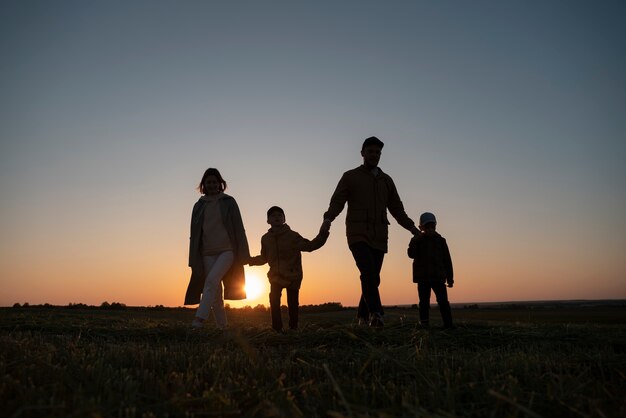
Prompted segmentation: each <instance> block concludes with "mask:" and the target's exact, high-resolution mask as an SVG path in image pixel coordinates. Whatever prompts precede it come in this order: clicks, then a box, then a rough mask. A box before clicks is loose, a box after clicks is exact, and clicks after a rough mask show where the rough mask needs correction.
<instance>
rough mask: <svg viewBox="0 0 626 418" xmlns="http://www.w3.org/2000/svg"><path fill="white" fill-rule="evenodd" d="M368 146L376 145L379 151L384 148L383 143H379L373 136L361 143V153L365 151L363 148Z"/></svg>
mask: <svg viewBox="0 0 626 418" xmlns="http://www.w3.org/2000/svg"><path fill="white" fill-rule="evenodd" d="M370 145H376V146H377V147H378V148H380V149H381V150H382V149H383V147H384V146H385V144H384V143H383V141H381V140H380V139H378V138H376V137H375V136H370V137H369V138H365V141H363V145H362V146H361V151H363V150H364V149H365V147H369V146H370Z"/></svg>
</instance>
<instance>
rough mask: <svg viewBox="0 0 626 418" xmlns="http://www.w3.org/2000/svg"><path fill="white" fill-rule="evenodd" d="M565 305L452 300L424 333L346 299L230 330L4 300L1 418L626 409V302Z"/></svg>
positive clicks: (401, 315) (183, 319)
mask: <svg viewBox="0 0 626 418" xmlns="http://www.w3.org/2000/svg"><path fill="white" fill-rule="evenodd" d="M581 309H584V308H581ZM568 312H569V311H567V310H562V311H560V315H558V314H555V313H554V312H553V311H546V315H544V316H545V318H544V316H542V315H537V314H532V315H531V314H529V313H528V312H523V311H514V310H511V311H506V310H501V311H498V310H493V311H491V312H489V311H484V310H482V309H478V310H472V311H463V310H456V311H454V315H455V319H456V320H457V325H458V328H457V329H455V330H452V331H444V330H441V329H438V328H437V327H436V326H435V328H434V329H431V330H430V331H424V330H421V329H419V328H418V327H417V325H416V319H415V311H414V310H409V309H396V310H394V309H389V310H388V314H387V318H388V326H387V327H385V329H384V330H382V331H371V330H369V329H367V328H359V327H357V326H355V325H354V324H352V318H353V316H354V311H353V310H349V309H344V310H339V311H336V312H326V313H324V312H322V313H306V312H303V314H302V325H303V328H302V329H301V330H300V331H298V332H295V333H288V334H284V335H280V334H276V333H274V332H273V331H271V330H270V329H268V326H267V323H268V320H269V313H267V312H263V311H262V310H259V309H248V310H230V311H229V313H228V314H229V320H230V321H231V329H230V331H228V332H227V333H220V332H218V331H217V330H215V329H212V328H211V327H207V328H206V329H203V330H201V331H191V330H190V329H189V326H188V325H189V322H190V320H191V317H192V315H193V311H192V310H187V309H164V310H149V309H132V308H129V309H120V310H115V311H107V310H97V309H90V310H80V309H67V308H54V307H51V308H50V307H49V308H43V307H41V308H34V307H29V308H6V309H0V404H1V405H2V415H3V416H7V417H44V416H45V417H73V416H75V417H163V416H170V417H172V416H185V417H206V416H260V417H265V416H270V417H281V416H282V417H299V416H302V417H315V416H329V417H350V416H354V417H364V416H367V417H399V416H438V417H450V416H471V417H482V416H496V417H502V416H505V417H509V416H510V417H516V416H518V417H538V416H545V417H557V416H558V417H562V416H573V417H576V416H597V417H619V416H626V405H625V401H624V399H625V398H626V354H625V353H626V323H625V321H624V319H625V314H624V309H623V308H620V309H615V310H613V311H610V310H609V312H608V314H607V311H606V309H605V310H596V311H594V310H593V308H588V311H587V314H586V315H581V316H580V318H578V317H577V315H578V313H579V312H580V309H576V310H575V312H574V311H572V312H569V313H568ZM437 318H438V312H436V311H433V319H437ZM546 318H547V319H546ZM557 318H558V319H557ZM568 318H578V319H577V320H575V321H574V322H571V321H568ZM581 318H582V319H581ZM435 325H436V323H435Z"/></svg>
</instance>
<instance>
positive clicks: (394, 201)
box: [324, 165, 415, 252]
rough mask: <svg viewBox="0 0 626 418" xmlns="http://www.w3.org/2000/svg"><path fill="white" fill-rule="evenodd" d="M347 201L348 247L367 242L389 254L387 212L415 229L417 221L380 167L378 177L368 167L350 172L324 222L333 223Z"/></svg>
mask: <svg viewBox="0 0 626 418" xmlns="http://www.w3.org/2000/svg"><path fill="white" fill-rule="evenodd" d="M346 202H347V203H348V213H347V214H346V236H347V238H348V245H351V244H353V243H355V242H366V243H367V244H368V245H370V246H371V247H373V248H376V249H378V250H381V251H384V252H387V240H388V225H389V221H388V220H387V210H389V213H391V215H392V216H393V217H394V218H395V219H396V221H397V222H398V223H399V224H400V225H401V226H402V227H404V228H406V229H408V230H410V229H411V228H413V227H414V226H415V222H413V221H412V220H411V218H409V216H408V215H407V214H406V212H405V211H404V205H403V204H402V201H401V200H400V196H399V195H398V190H397V189H396V186H395V184H394V183H393V180H392V179H391V177H389V175H387V174H386V173H383V171H382V170H381V169H380V168H379V169H378V175H376V176H375V175H374V174H373V173H372V172H371V171H370V170H369V169H368V168H367V167H365V166H364V165H361V166H359V167H357V168H355V169H352V170H349V171H346V172H345V173H344V174H343V176H342V177H341V179H340V180H339V183H338V184H337V188H336V189H335V192H334V193H333V195H332V197H331V198H330V205H329V207H328V211H327V212H326V213H325V214H324V219H328V220H330V221H331V222H332V221H333V220H334V219H335V218H336V217H337V216H338V215H339V214H340V213H341V211H342V210H343V207H344V206H345V204H346Z"/></svg>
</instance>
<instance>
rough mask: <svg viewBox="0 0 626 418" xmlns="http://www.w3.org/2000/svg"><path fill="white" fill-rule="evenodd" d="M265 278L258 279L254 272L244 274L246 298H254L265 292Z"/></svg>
mask: <svg viewBox="0 0 626 418" xmlns="http://www.w3.org/2000/svg"><path fill="white" fill-rule="evenodd" d="M266 282H267V279H265V280H263V279H260V278H259V276H257V275H256V274H248V275H246V295H247V296H248V297H247V300H255V299H257V298H259V297H260V296H261V295H265V294H266V293H267V286H266Z"/></svg>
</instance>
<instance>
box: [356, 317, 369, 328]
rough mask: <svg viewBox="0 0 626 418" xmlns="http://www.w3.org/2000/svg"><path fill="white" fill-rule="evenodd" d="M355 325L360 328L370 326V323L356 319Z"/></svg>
mask: <svg viewBox="0 0 626 418" xmlns="http://www.w3.org/2000/svg"><path fill="white" fill-rule="evenodd" d="M356 323H357V325H358V326H360V327H364V326H367V325H369V324H370V321H368V319H367V318H357V322H356Z"/></svg>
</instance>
